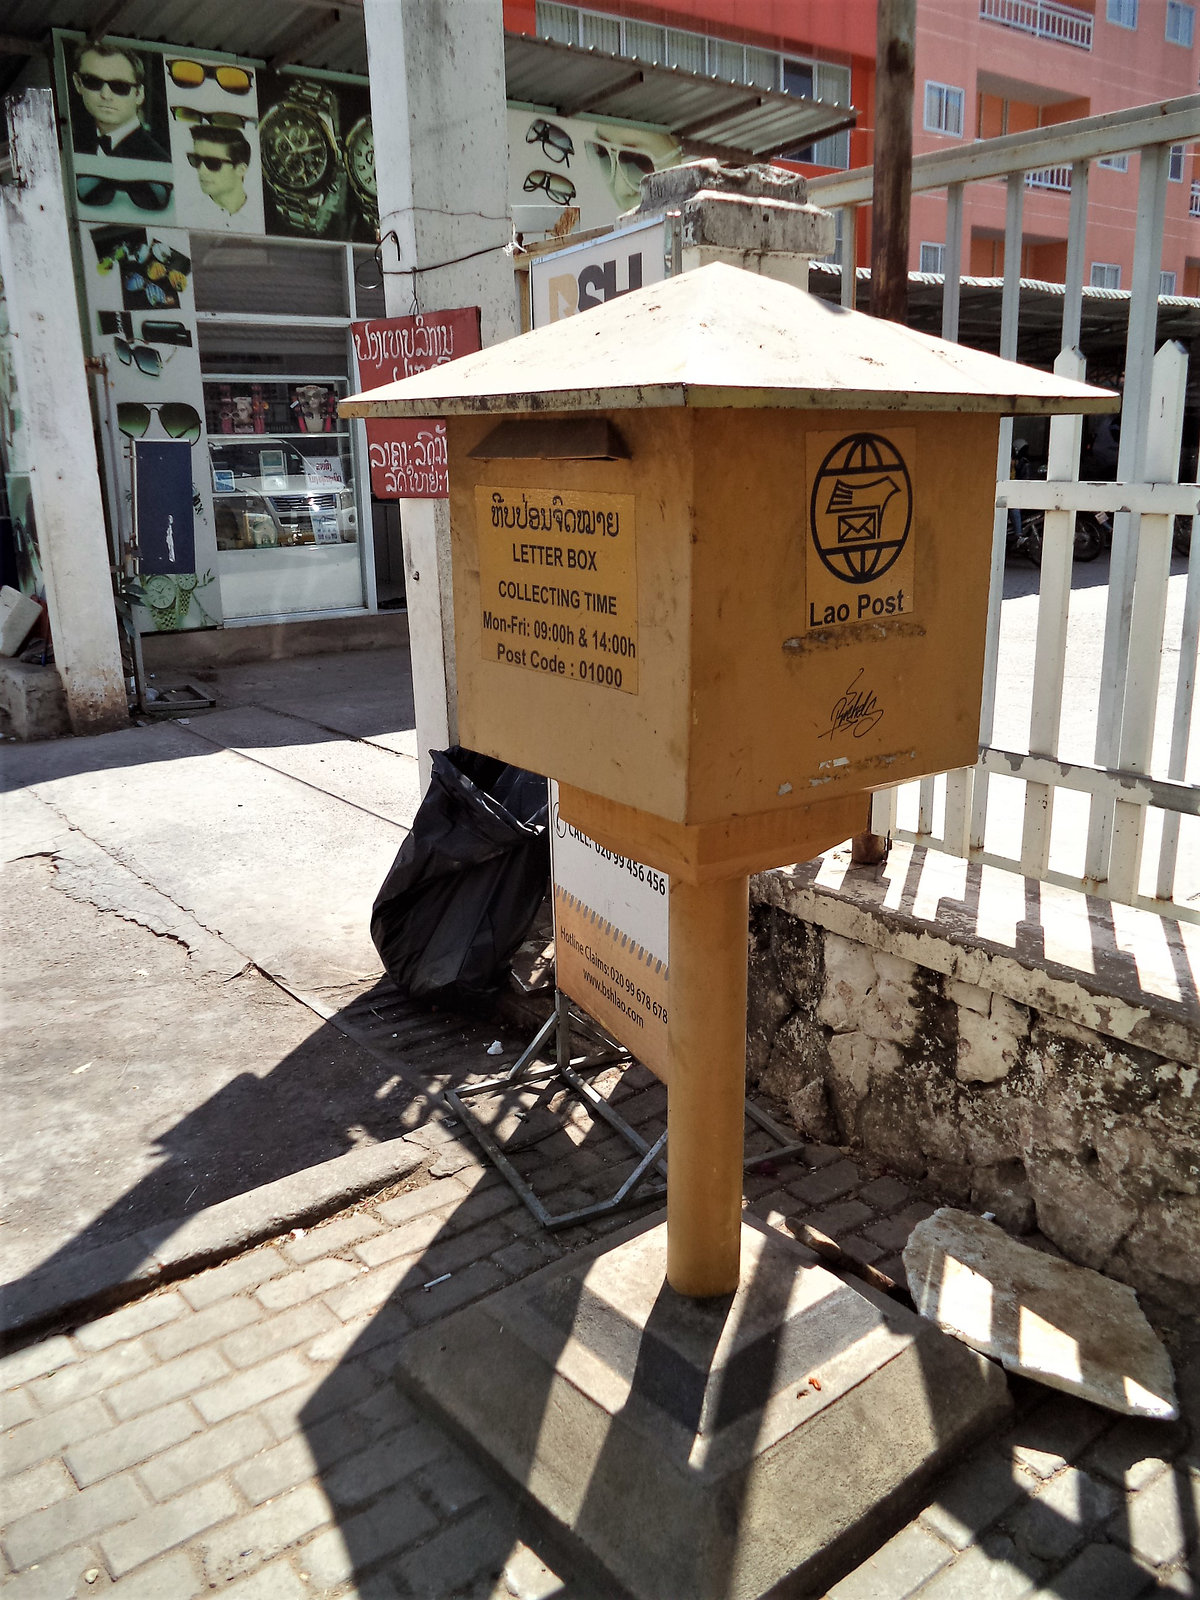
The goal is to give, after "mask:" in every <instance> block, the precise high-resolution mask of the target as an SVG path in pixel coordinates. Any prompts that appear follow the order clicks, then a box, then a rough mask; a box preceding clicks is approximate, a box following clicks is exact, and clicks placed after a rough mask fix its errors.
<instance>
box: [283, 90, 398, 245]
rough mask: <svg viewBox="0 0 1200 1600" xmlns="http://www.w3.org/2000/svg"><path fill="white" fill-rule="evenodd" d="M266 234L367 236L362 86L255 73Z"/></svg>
mask: <svg viewBox="0 0 1200 1600" xmlns="http://www.w3.org/2000/svg"><path fill="white" fill-rule="evenodd" d="M259 110H260V118H259V129H258V133H259V148H260V151H261V154H262V176H263V199H264V202H265V212H266V225H267V232H268V233H276V234H290V235H293V236H296V237H300V238H307V239H361V240H363V241H367V242H369V241H373V240H374V238H375V230H376V226H377V222H378V202H377V200H376V192H375V158H374V140H373V138H372V134H371V116H370V97H369V93H368V90H367V88H366V86H365V85H358V84H348V83H341V82H338V81H336V80H325V79H319V78H311V77H299V76H296V75H293V74H291V73H270V72H263V73H260V74H259Z"/></svg>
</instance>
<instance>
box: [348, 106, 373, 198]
mask: <svg viewBox="0 0 1200 1600" xmlns="http://www.w3.org/2000/svg"><path fill="white" fill-rule="evenodd" d="M359 129H361V130H362V131H361V132H360V131H359ZM346 153H347V154H348V155H349V157H350V174H351V176H352V177H353V179H354V181H355V182H356V183H357V184H358V186H359V188H360V189H362V190H364V191H365V192H366V193H367V194H370V195H373V194H374V193H375V135H374V133H373V131H372V129H371V124H370V122H365V123H360V124H359V128H355V129H352V130H351V133H350V137H349V139H347V141H346Z"/></svg>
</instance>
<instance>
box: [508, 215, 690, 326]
mask: <svg viewBox="0 0 1200 1600" xmlns="http://www.w3.org/2000/svg"><path fill="white" fill-rule="evenodd" d="M666 226H667V225H666V222H665V221H664V219H663V218H662V217H658V218H656V219H655V220H654V221H652V222H639V223H637V224H636V225H635V226H634V227H631V228H621V229H620V230H618V231H617V232H616V233H609V234H606V235H605V236H604V238H602V239H592V240H591V241H590V242H589V243H587V244H576V245H571V246H569V247H568V248H567V249H566V250H555V251H554V252H553V253H551V254H548V255H542V256H533V257H532V258H531V260H530V263H529V303H530V312H531V316H532V319H533V326H534V327H535V328H544V327H545V326H546V324H547V323H548V322H558V321H560V320H561V319H562V318H563V317H573V316H575V315H576V314H577V313H578V312H580V311H588V310H590V309H591V308H592V307H593V306H602V305H603V304H604V302H605V301H606V300H615V299H616V298H617V297H618V296H619V295H623V294H628V293H629V291H630V290H631V289H640V288H641V287H642V286H643V284H647V283H661V282H662V280H663V279H664V278H665V277H666V275H667V272H666V258H665V252H666Z"/></svg>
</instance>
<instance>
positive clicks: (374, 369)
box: [350, 306, 480, 500]
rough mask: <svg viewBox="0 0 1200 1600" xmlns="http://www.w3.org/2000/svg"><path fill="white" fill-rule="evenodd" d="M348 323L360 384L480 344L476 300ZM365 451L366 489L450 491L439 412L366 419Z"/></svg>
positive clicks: (437, 496) (432, 496)
mask: <svg viewBox="0 0 1200 1600" xmlns="http://www.w3.org/2000/svg"><path fill="white" fill-rule="evenodd" d="M350 326H351V330H352V332H353V334H354V353H355V355H356V356H357V358H358V381H359V385H360V386H361V387H362V388H363V389H377V388H378V387H379V386H380V384H382V383H395V382H396V380H397V379H398V378H409V377H411V376H412V374H413V373H414V372H424V371H425V370H426V369H427V368H429V367H437V366H441V364H442V363H443V362H445V361H454V360H457V358H458V357H459V356H466V355H470V354H471V352H472V351H473V350H478V349H479V347H480V345H479V307H478V306H465V307H463V308H462V309H460V310H457V311H429V312H426V313H425V315H424V316H418V317H380V318H377V319H376V320H374V321H371V322H354V323H351V325H350ZM367 454H368V457H369V459H370V463H371V492H372V493H373V494H374V495H375V496H376V498H377V499H380V500H444V499H445V497H446V496H447V495H448V494H449V492H450V489H449V485H448V483H447V480H446V424H445V423H444V422H443V421H442V420H441V419H440V418H437V417H430V418H428V419H425V418H421V419H418V420H414V421H408V420H404V421H396V422H368V423H367Z"/></svg>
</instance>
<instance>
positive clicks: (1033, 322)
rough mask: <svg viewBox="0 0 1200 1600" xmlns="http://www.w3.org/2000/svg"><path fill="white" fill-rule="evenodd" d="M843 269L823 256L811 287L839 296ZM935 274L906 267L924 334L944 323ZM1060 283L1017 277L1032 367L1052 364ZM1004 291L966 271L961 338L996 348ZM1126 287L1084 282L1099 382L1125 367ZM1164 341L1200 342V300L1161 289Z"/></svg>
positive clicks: (1021, 341)
mask: <svg viewBox="0 0 1200 1600" xmlns="http://www.w3.org/2000/svg"><path fill="white" fill-rule="evenodd" d="M855 276H856V278H857V280H858V283H857V303H858V307H859V309H860V310H865V309H866V308H867V307H869V305H870V303H871V271H870V268H869V267H859V269H858V271H857V273H856V274H855ZM841 283H842V269H841V268H840V267H835V266H831V265H829V264H828V263H827V262H824V261H814V262H813V263H812V264H811V266H810V267H809V277H808V286H809V288H810V289H811V290H812V292H813V293H814V294H817V295H819V296H820V297H821V298H822V299H825V300H837V299H838V298H839V296H840V294H841ZM943 286H944V279H943V278H942V276H941V274H940V273H934V272H910V273H909V275H908V316H907V319H906V320H907V323H908V326H909V327H910V328H917V329H920V330H921V331H922V332H924V333H940V332H941V329H942V293H943ZM1064 293H1065V289H1064V286H1063V285H1062V284H1061V283H1046V282H1043V281H1042V280H1041V279H1037V278H1022V279H1021V316H1020V324H1019V334H1018V344H1017V359H1018V360H1019V361H1026V362H1028V363H1029V364H1030V365H1032V366H1036V367H1050V366H1051V365H1052V364H1053V362H1054V358H1055V357H1056V356H1057V355H1058V352H1059V349H1060V348H1061V346H1062V313H1063V295H1064ZM1003 296H1004V279H1003V278H973V277H964V278H963V279H962V281H961V286H960V289H959V317H958V336H959V339H960V340H961V341H962V343H963V344H966V345H970V346H971V347H972V348H973V349H976V350H989V351H993V352H998V351H999V349H1000V309H1001V304H1002V301H1003ZM1129 302H1130V292H1129V290H1128V289H1100V288H1094V287H1093V286H1092V285H1090V284H1086V283H1085V284H1084V286H1083V307H1082V313H1081V317H1080V333H1079V343H1080V348H1081V349H1082V351H1083V353H1084V355H1085V356H1086V357H1087V362H1088V372H1089V374H1096V375H1097V377H1096V380H1095V381H1097V382H1108V381H1111V379H1112V378H1113V377H1115V376H1116V375H1117V374H1118V373H1119V372H1120V371H1121V369H1122V368H1123V367H1124V365H1125V341H1126V338H1127V337H1128V331H1129ZM1167 339H1178V340H1179V341H1180V342H1181V343H1182V344H1184V345H1186V346H1188V347H1189V348H1194V347H1195V346H1196V345H1197V343H1198V342H1200V300H1194V299H1191V298H1190V297H1188V296H1186V295H1174V294H1172V295H1167V294H1163V295H1159V297H1158V322H1157V328H1156V332H1155V338H1154V348H1155V349H1156V350H1157V349H1158V347H1159V346H1160V345H1161V344H1162V343H1163V342H1164V341H1165V340H1167ZM1188 404H1189V406H1194V405H1196V404H1200V365H1198V364H1197V363H1196V362H1194V361H1193V362H1192V363H1191V364H1190V370H1189V380H1188Z"/></svg>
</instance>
